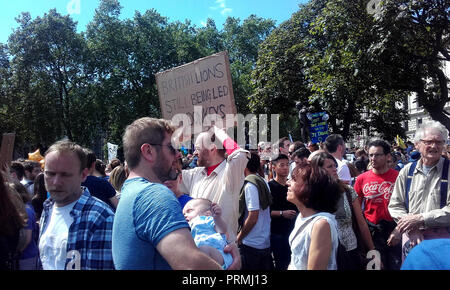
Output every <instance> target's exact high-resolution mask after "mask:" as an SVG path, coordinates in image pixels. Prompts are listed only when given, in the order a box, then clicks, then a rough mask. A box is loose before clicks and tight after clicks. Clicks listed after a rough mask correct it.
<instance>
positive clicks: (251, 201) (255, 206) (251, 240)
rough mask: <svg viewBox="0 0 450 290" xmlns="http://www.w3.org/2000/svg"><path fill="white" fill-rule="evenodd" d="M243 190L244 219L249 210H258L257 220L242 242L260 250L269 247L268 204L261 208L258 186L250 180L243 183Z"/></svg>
mask: <svg viewBox="0 0 450 290" xmlns="http://www.w3.org/2000/svg"><path fill="white" fill-rule="evenodd" d="M244 190H245V204H246V209H245V219H247V217H248V212H249V211H254V210H258V211H259V212H258V221H257V222H256V224H255V225H254V226H253V228H252V230H251V231H250V232H249V233H248V234H247V236H246V237H245V238H244V239H243V240H242V243H243V244H244V245H246V246H249V247H252V248H256V249H260V250H262V249H267V248H270V206H268V207H267V208H266V209H261V207H260V204H259V192H258V188H257V187H256V186H255V185H254V184H252V183H251V182H247V183H246V184H245V187H244Z"/></svg>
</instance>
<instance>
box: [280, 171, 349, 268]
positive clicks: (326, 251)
mask: <svg viewBox="0 0 450 290" xmlns="http://www.w3.org/2000/svg"><path fill="white" fill-rule="evenodd" d="M292 177H293V178H292V179H291V180H289V182H288V186H289V188H288V194H287V200H288V201H290V202H292V203H293V204H295V205H296V206H297V208H298V209H299V211H300V215H299V216H298V217H297V220H296V222H295V227H294V229H293V230H292V232H291V235H290V236H289V244H290V246H291V252H292V255H291V263H290V265H289V268H288V269H290V270H336V269H337V264H336V253H337V248H338V240H339V238H338V232H337V223H336V220H335V218H334V215H333V214H331V213H333V212H335V211H336V206H337V202H338V200H339V197H340V187H339V184H338V183H337V182H336V181H335V180H334V179H333V178H331V177H330V176H329V175H328V174H327V172H326V171H325V170H324V169H322V168H320V167H314V168H312V167H311V166H310V165H309V164H307V165H303V166H297V167H296V168H295V169H294V170H293V172H292Z"/></svg>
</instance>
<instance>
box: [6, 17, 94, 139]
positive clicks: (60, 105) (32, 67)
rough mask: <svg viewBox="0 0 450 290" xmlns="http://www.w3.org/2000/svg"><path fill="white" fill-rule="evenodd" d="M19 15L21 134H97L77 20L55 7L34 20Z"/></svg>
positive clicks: (16, 102)
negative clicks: (94, 131) (93, 126)
mask: <svg viewBox="0 0 450 290" xmlns="http://www.w3.org/2000/svg"><path fill="white" fill-rule="evenodd" d="M17 21H18V23H19V27H18V28H17V29H16V30H15V31H14V32H13V34H12V35H11V36H10V38H9V40H8V47H9V50H10V53H11V56H12V59H11V69H12V77H11V82H12V87H13V89H12V92H11V96H10V97H11V101H12V102H13V103H11V105H12V108H14V110H16V111H15V113H16V114H18V115H19V116H21V119H22V124H23V129H24V130H23V131H22V134H21V136H23V137H24V138H27V139H28V142H31V143H48V142H53V141H54V140H55V139H58V138H62V137H63V136H67V137H68V138H69V139H71V140H74V141H76V142H79V143H81V144H85V143H86V142H87V141H88V140H89V139H90V138H92V134H91V132H89V131H88V130H86V127H87V126H89V127H90V126H92V123H91V122H95V118H94V116H95V114H94V110H92V106H91V105H92V98H90V97H89V96H90V94H89V86H88V85H87V84H88V83H89V79H90V77H91V76H90V75H89V72H88V71H87V68H86V66H85V65H84V64H85V63H86V49H87V47H86V43H85V41H84V38H83V37H82V36H81V35H80V34H78V33H77V32H76V23H75V22H74V21H73V20H72V19H71V18H70V17H69V16H61V15H60V14H59V13H57V12H56V10H54V9H53V10H50V11H49V13H48V14H47V13H46V14H44V16H43V17H42V18H41V17H37V18H36V19H34V20H31V17H30V15H29V13H23V14H22V15H21V16H20V17H19V18H17ZM48 120H51V122H49V121H48ZM50 140H51V141H50Z"/></svg>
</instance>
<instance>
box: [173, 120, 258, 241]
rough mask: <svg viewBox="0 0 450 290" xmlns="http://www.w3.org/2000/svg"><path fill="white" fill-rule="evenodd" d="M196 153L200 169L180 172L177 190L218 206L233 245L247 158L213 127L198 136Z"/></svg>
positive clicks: (245, 153) (247, 153)
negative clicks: (180, 177) (179, 182)
mask: <svg viewBox="0 0 450 290" xmlns="http://www.w3.org/2000/svg"><path fill="white" fill-rule="evenodd" d="M216 141H217V142H216ZM223 148H225V149H223ZM195 149H196V150H195V154H196V155H198V160H197V164H198V166H199V167H197V168H194V169H191V170H183V182H182V183H181V184H180V190H181V191H182V192H188V193H189V194H190V196H191V197H193V198H205V199H209V200H210V201H212V202H213V203H217V204H218V205H219V206H220V207H221V208H222V217H223V219H224V220H225V221H226V222H227V224H228V231H227V233H228V235H229V236H228V240H229V241H231V242H234V241H236V236H237V231H238V219H239V192H240V190H241V188H242V186H243V184H244V179H245V176H244V170H245V167H246V166H247V162H248V158H249V156H250V154H249V152H248V151H246V150H244V149H242V148H240V147H239V146H238V145H237V144H236V142H234V140H233V139H231V138H230V137H229V136H228V135H227V134H226V133H225V131H224V130H223V129H219V128H217V127H216V126H213V127H212V128H211V129H210V130H209V131H207V132H203V133H201V134H199V135H198V137H197V139H196V141H195ZM225 154H227V155H228V157H227V158H225Z"/></svg>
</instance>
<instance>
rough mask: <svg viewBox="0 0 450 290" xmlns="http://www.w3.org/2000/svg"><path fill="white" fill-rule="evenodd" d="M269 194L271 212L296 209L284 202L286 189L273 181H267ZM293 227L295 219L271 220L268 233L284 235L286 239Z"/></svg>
mask: <svg viewBox="0 0 450 290" xmlns="http://www.w3.org/2000/svg"><path fill="white" fill-rule="evenodd" d="M269 187H270V193H271V194H272V198H273V203H272V205H271V206H270V210H271V211H281V210H295V211H296V212H298V209H297V207H296V206H295V205H294V204H293V203H290V202H289V201H287V200H286V197H287V190H288V187H287V186H285V185H282V184H279V183H278V182H276V181H275V180H271V181H269ZM294 225H295V219H291V220H290V219H286V218H283V217H281V218H273V219H272V221H271V223H270V232H271V233H272V234H277V235H284V236H286V238H287V237H288V236H289V234H290V233H291V231H292V229H293V228H294Z"/></svg>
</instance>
